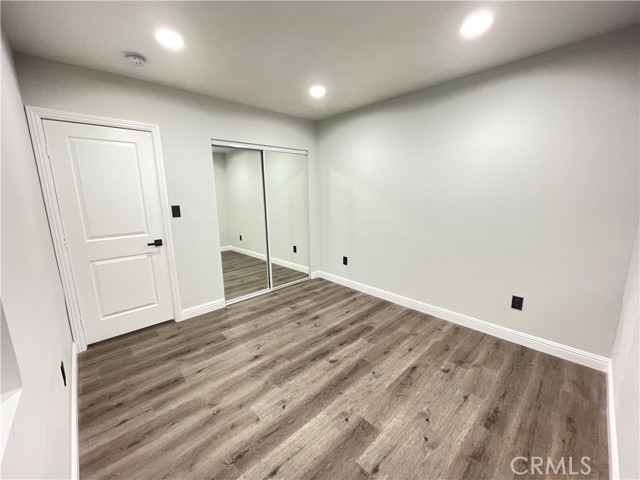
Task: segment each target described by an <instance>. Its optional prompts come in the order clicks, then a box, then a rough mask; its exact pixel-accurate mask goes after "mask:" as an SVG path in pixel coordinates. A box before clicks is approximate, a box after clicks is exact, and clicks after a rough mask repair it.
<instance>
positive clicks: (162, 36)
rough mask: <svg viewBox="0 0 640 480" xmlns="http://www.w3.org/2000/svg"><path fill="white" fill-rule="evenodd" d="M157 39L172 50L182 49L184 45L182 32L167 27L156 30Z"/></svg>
mask: <svg viewBox="0 0 640 480" xmlns="http://www.w3.org/2000/svg"><path fill="white" fill-rule="evenodd" d="M156 40H158V42H160V44H161V45H162V46H164V47H167V48H168V49H170V50H180V49H181V48H182V47H184V40H182V37H181V36H180V34H179V33H178V32H174V31H173V30H169V29H167V28H160V29H158V30H157V31H156Z"/></svg>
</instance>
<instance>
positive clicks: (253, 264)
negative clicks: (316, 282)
mask: <svg viewBox="0 0 640 480" xmlns="http://www.w3.org/2000/svg"><path fill="white" fill-rule="evenodd" d="M221 255H222V275H223V277H224V296H225V298H226V299H227V300H231V299H233V298H238V297H242V296H244V295H247V294H249V293H254V292H259V291H260V290H264V289H266V288H268V287H269V279H268V273H267V262H266V261H264V260H260V259H259V258H255V257H250V256H249V255H243V254H242V253H238V252H233V251H226V252H221ZM308 276H309V275H308V274H306V273H302V272H298V271H297V270H293V269H291V268H286V267H283V266H281V265H276V264H275V263H274V264H273V284H274V285H275V286H279V285H284V284H286V283H289V282H293V281H295V280H300V279H303V278H307V277H308Z"/></svg>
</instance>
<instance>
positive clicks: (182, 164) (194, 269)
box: [16, 55, 320, 309]
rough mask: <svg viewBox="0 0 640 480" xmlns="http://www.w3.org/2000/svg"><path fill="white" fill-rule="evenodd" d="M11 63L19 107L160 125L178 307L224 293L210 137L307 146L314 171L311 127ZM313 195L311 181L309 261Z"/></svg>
mask: <svg viewBox="0 0 640 480" xmlns="http://www.w3.org/2000/svg"><path fill="white" fill-rule="evenodd" d="M16 64H17V71H18V78H19V81H20V86H21V89H22V92H23V99H24V101H25V103H26V104H27V105H34V106H39V107H47V108H54V109H58V110H66V111H71V112H79V113H85V114H92V115H100V116H106V117H114V118H122V119H128V120H137V121H141V122H147V123H153V124H158V125H159V126H160V135H161V141H162V151H163V156H164V164H165V170H166V177H167V189H168V192H169V201H170V203H171V204H172V205H181V207H182V217H181V218H174V219H172V228H173V235H174V243H175V250H176V251H175V253H176V262H177V270H178V282H179V287H180V297H181V302H182V308H183V309H184V308H188V307H194V306H197V305H202V304H204V303H207V302H211V301H214V300H218V299H221V298H223V296H224V295H223V284H222V266H221V261H220V255H219V249H220V238H219V234H218V219H217V216H218V215H217V211H216V200H215V189H214V188H213V185H215V181H214V175H213V162H212V161H211V139H212V138H216V139H219V140H233V141H238V142H246V143H258V144H263V145H277V146H282V147H290V148H299V149H305V150H307V149H308V150H309V151H310V161H311V164H312V172H313V171H314V169H317V166H316V165H315V124H314V123H313V122H310V121H306V120H300V119H296V118H293V117H288V116H285V115H278V114H274V113H271V112H265V111H263V110H258V109H255V108H250V107H244V106H241V105H238V104H233V103H229V102H225V101H221V100H215V99H213V98H210V97H205V96H202V95H196V94H192V93H188V92H184V91H181V90H177V89H173V88H167V87H162V86H159V85H154V84H151V83H146V82H141V81H137V80H132V79H129V78H125V77H120V76H117V75H111V74H106V73H103V72H98V71H95V70H89V69H85V68H80V67H72V66H69V65H63V64H60V63H56V62H50V61H46V60H41V59H37V58H34V57H28V56H22V55H18V56H17V57H16ZM313 178H318V176H317V175H315V176H314V177H313ZM318 195H319V189H318V188H317V186H316V184H315V183H312V185H311V197H312V202H311V209H312V210H313V212H312V219H313V220H312V221H313V225H314V230H313V231H312V241H311V248H312V250H313V252H314V255H313V259H314V262H316V264H317V262H319V261H320V255H319V239H320V231H319V225H320V221H319V215H320V213H319V212H320V207H319V197H318ZM316 252H318V254H317V255H316Z"/></svg>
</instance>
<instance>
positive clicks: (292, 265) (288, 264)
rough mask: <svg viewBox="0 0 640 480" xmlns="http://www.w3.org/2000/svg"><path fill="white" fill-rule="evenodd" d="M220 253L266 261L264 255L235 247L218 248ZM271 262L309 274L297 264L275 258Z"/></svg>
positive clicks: (306, 268) (305, 268)
mask: <svg viewBox="0 0 640 480" xmlns="http://www.w3.org/2000/svg"><path fill="white" fill-rule="evenodd" d="M220 251H221V252H229V251H231V252H236V253H241V254H242V255H247V256H249V257H253V258H258V259H260V260H262V261H266V260H267V256H266V255H265V254H264V253H258V252H254V251H253V250H247V249H246V248H240V247H236V246H235V245H228V246H226V247H222V248H220ZM271 261H272V262H273V263H274V264H276V265H280V266H281V267H286V268H290V269H292V270H296V271H298V272H302V273H309V267H306V266H304V265H300V264H299V263H293V262H289V261H287V260H282V259H280V258H275V257H273V258H272V259H271Z"/></svg>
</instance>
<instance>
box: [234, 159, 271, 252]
mask: <svg viewBox="0 0 640 480" xmlns="http://www.w3.org/2000/svg"><path fill="white" fill-rule="evenodd" d="M226 179H227V212H228V221H229V227H228V228H229V240H230V242H231V243H230V245H232V246H234V247H238V248H243V249H245V250H249V251H250V252H254V253H257V254H259V255H265V256H266V254H267V239H266V232H265V220H264V195H263V192H262V162H261V154H260V152H259V151H257V150H232V151H231V152H229V153H228V154H227V155H226ZM240 235H242V240H240ZM223 246H224V245H223Z"/></svg>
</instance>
